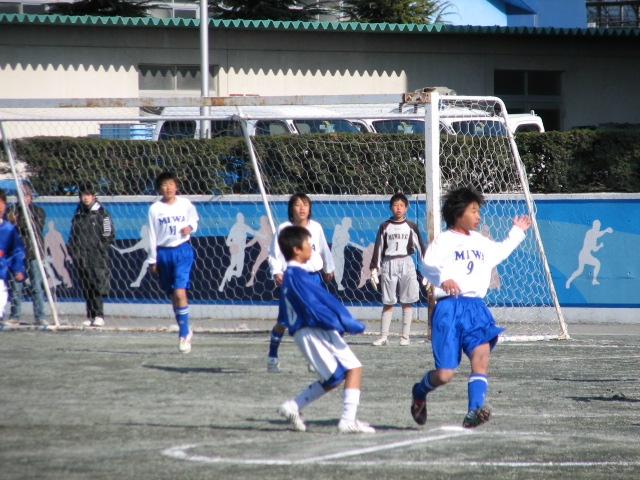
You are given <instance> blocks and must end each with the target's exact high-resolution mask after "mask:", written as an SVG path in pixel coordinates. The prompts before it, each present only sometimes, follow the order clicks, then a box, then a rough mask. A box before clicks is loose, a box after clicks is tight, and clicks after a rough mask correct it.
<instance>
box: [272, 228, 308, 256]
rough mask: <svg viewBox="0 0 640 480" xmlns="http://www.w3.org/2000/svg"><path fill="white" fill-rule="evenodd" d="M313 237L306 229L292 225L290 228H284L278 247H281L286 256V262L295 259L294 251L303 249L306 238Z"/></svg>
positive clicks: (279, 237) (279, 236)
mask: <svg viewBox="0 0 640 480" xmlns="http://www.w3.org/2000/svg"><path fill="white" fill-rule="evenodd" d="M309 237H311V234H310V233H309V230H307V229H306V228H304V227H299V226H297V225H292V226H290V227H286V228H283V229H282V231H281V232H280V234H279V235H278V245H280V251H281V252H282V255H284V258H285V260H287V261H289V260H291V259H292V258H293V254H294V252H293V249H294V248H302V242H304V239H305V238H309Z"/></svg>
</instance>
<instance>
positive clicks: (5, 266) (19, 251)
mask: <svg viewBox="0 0 640 480" xmlns="http://www.w3.org/2000/svg"><path fill="white" fill-rule="evenodd" d="M6 210H7V193H6V192H5V191H4V190H2V189H0V322H4V309H5V307H6V306H7V299H8V298H9V292H8V289H7V279H8V276H9V272H11V273H12V274H13V278H14V280H15V281H17V282H22V281H24V247H23V245H22V240H20V235H18V230H16V227H15V226H14V225H13V224H12V223H11V222H9V221H7V220H5V219H4V213H5V211H6Z"/></svg>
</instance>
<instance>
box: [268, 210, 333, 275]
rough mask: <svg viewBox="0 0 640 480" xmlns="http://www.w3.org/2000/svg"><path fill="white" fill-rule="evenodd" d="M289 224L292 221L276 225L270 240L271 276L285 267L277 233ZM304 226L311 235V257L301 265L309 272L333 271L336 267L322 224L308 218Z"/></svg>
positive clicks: (281, 271)
mask: <svg viewBox="0 0 640 480" xmlns="http://www.w3.org/2000/svg"><path fill="white" fill-rule="evenodd" d="M291 226H293V223H292V222H283V223H281V224H280V225H278V230H277V231H276V234H275V235H274V236H273V239H272V240H271V245H270V246H269V269H270V271H271V276H272V277H273V276H274V275H276V274H278V273H284V271H285V270H286V269H287V261H286V260H285V259H284V255H283V254H282V251H281V250H280V245H278V235H280V232H281V231H282V230H284V229H285V228H287V227H291ZM304 228H306V229H307V230H308V231H309V233H310V234H311V237H310V238H309V244H310V245H311V259H310V260H309V261H308V262H307V263H305V264H304V265H302V268H304V269H305V270H306V271H307V272H309V273H314V272H324V273H331V272H333V271H334V270H335V269H336V266H335V264H334V263H333V255H331V250H330V249H329V244H328V243H327V239H326V237H325V236H324V230H322V225H320V224H319V223H318V222H316V221H315V220H309V223H308V224H307V226H306V227H304Z"/></svg>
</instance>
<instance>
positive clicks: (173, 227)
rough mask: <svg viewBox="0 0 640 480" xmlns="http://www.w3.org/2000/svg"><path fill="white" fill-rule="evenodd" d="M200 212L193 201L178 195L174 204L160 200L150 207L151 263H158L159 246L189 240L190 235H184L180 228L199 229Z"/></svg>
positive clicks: (178, 243)
mask: <svg viewBox="0 0 640 480" xmlns="http://www.w3.org/2000/svg"><path fill="white" fill-rule="evenodd" d="M198 220H199V218H198V212H197V211H196V207H194V206H193V204H192V203H191V201H190V200H189V199H187V198H184V197H176V201H175V202H173V203H172V204H168V203H165V202H163V201H162V200H158V201H157V202H155V203H154V204H153V205H151V207H149V255H148V257H147V259H148V260H149V264H150V265H155V263H156V248H157V247H177V246H178V245H180V244H182V243H184V242H187V241H189V238H191V236H190V235H183V234H182V233H181V232H180V230H182V229H183V228H184V227H186V226H190V227H191V233H194V232H195V231H196V230H197V229H198Z"/></svg>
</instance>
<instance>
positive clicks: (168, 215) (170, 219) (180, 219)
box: [147, 172, 199, 353]
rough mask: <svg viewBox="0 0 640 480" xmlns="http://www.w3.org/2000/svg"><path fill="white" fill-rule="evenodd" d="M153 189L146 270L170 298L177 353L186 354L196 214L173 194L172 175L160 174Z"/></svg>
mask: <svg viewBox="0 0 640 480" xmlns="http://www.w3.org/2000/svg"><path fill="white" fill-rule="evenodd" d="M156 190H157V191H158V193H160V195H162V198H161V199H160V200H158V201H157V202H155V203H154V204H153V205H151V207H149V254H148V257H147V258H148V262H149V271H150V272H151V273H153V274H156V275H158V276H159V280H160V286H161V287H162V289H163V290H164V291H165V292H167V294H168V295H170V296H171V302H172V304H173V311H174V313H175V316H176V322H178V337H179V340H178V351H179V352H181V353H189V352H190V351H191V339H192V337H193V331H192V330H191V329H190V328H189V304H188V299H187V290H188V289H189V288H191V281H190V279H189V277H190V274H191V267H192V266H193V258H194V252H193V248H192V247H191V245H190V244H189V239H190V238H191V234H192V233H194V232H195V231H196V230H197V229H198V220H199V218H198V212H197V211H196V208H195V207H194V206H193V204H192V203H191V201H190V200H189V199H187V198H184V197H178V196H177V195H176V194H177V193H178V179H177V178H176V176H175V175H174V174H173V173H171V172H163V173H161V174H160V175H159V176H158V178H157V179H156Z"/></svg>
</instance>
